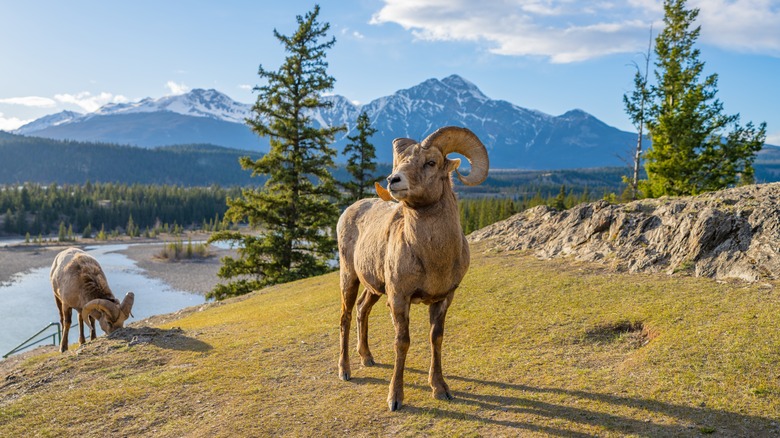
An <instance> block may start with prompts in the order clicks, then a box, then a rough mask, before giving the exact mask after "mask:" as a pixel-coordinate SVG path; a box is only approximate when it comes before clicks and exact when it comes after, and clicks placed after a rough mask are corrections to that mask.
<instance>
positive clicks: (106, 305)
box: [81, 299, 119, 322]
mask: <svg viewBox="0 0 780 438" xmlns="http://www.w3.org/2000/svg"><path fill="white" fill-rule="evenodd" d="M96 310H97V311H99V312H103V313H104V314H105V315H106V316H108V319H109V320H110V321H111V322H114V321H116V320H117V319H118V318H119V306H117V305H116V303H114V302H113V301H109V300H104V299H97V300H92V301H90V302H88V303H87V305H86V306H84V308H83V309H82V310H81V314H82V315H84V316H89V314H90V313H92V312H94V311H96Z"/></svg>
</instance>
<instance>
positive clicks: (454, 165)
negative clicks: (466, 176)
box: [447, 158, 460, 172]
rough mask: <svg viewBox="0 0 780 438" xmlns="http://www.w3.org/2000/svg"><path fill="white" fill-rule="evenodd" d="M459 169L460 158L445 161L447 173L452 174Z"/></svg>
mask: <svg viewBox="0 0 780 438" xmlns="http://www.w3.org/2000/svg"><path fill="white" fill-rule="evenodd" d="M458 167H460V158H453V159H449V158H448V159H447V172H453V171H455V170H458Z"/></svg>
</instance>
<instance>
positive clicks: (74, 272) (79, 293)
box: [50, 248, 132, 352]
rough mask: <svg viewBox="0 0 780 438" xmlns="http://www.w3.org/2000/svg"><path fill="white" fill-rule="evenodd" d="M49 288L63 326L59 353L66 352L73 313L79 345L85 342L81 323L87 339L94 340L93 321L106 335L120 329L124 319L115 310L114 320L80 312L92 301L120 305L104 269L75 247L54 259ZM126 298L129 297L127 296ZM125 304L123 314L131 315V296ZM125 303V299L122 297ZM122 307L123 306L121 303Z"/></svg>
mask: <svg viewBox="0 0 780 438" xmlns="http://www.w3.org/2000/svg"><path fill="white" fill-rule="evenodd" d="M50 279H51V286H52V290H53V292H54V301H55V303H56V304H57V309H58V310H59V314H60V324H61V325H62V339H61V341H60V351H62V352H64V351H67V349H68V331H69V330H70V326H71V322H72V320H71V315H72V312H71V311H72V310H73V309H75V310H76V312H77V313H78V320H79V344H84V343H85V342H86V340H85V337H84V320H85V318H86V321H87V325H88V326H89V328H90V339H95V338H96V337H97V335H96V333H95V321H96V320H99V321H100V325H101V328H103V330H104V331H106V332H107V333H110V331H111V330H113V329H115V328H118V327H122V324H123V323H124V318H126V317H127V316H126V315H125V314H123V313H122V312H119V311H118V310H117V313H118V314H119V315H121V316H120V317H119V318H118V319H117V320H109V319H108V317H107V316H106V315H105V314H104V313H103V312H99V311H95V312H92V313H91V314H89V315H83V314H82V309H83V308H84V307H85V306H86V305H87V304H88V303H90V302H93V301H94V300H107V301H108V302H110V303H113V304H114V305H116V306H120V302H119V300H118V299H117V298H116V297H115V296H114V294H113V293H112V292H111V289H110V288H109V287H108V281H107V280H106V276H105V274H104V273H103V269H102V268H101V267H100V264H99V263H98V261H97V260H95V258H94V257H92V256H91V255H89V254H87V253H86V252H84V251H82V250H80V249H78V248H68V249H65V250H63V251H61V252H60V253H59V254H57V256H56V257H55V258H54V262H53V263H52V266H51V272H50ZM128 295H131V293H130V294H128ZM130 298H131V299H130V300H129V302H127V306H126V307H127V308H126V313H127V314H129V313H130V308H131V307H132V296H131V297H130ZM125 300H126V301H127V297H126V298H125ZM122 305H124V303H123V304H122Z"/></svg>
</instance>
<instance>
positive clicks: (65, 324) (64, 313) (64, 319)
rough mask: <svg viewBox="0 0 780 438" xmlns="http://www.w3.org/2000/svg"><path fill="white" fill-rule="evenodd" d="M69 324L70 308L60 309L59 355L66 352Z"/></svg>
mask: <svg viewBox="0 0 780 438" xmlns="http://www.w3.org/2000/svg"><path fill="white" fill-rule="evenodd" d="M58 302H59V300H58ZM60 305H61V304H60ZM70 323H71V309H70V307H67V308H62V307H60V325H61V326H62V339H60V353H64V352H66V351H68V333H69V332H70Z"/></svg>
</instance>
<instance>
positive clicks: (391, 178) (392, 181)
mask: <svg viewBox="0 0 780 438" xmlns="http://www.w3.org/2000/svg"><path fill="white" fill-rule="evenodd" d="M387 182H388V183H389V184H395V183H397V182H401V177H400V176H399V175H396V174H392V175H390V176H388V177H387Z"/></svg>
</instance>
